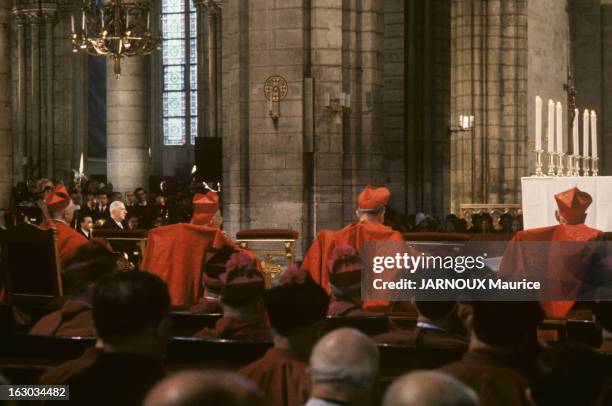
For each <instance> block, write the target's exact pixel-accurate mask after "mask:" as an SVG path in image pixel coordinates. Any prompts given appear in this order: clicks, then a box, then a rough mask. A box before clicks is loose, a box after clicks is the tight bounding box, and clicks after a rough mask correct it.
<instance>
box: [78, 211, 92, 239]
mask: <svg viewBox="0 0 612 406" xmlns="http://www.w3.org/2000/svg"><path fill="white" fill-rule="evenodd" d="M79 217H80V219H79V228H78V230H77V231H78V232H79V233H80V234H82V235H83V237H85V238H87V239H88V240H91V227H92V226H93V218H92V217H91V215H90V214H81V215H80V216H79Z"/></svg>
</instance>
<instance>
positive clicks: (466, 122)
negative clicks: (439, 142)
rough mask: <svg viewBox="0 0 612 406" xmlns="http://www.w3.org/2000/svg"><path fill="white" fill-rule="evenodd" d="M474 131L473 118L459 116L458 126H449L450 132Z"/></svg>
mask: <svg viewBox="0 0 612 406" xmlns="http://www.w3.org/2000/svg"><path fill="white" fill-rule="evenodd" d="M473 129H474V116H464V115H463V114H462V115H460V116H459V125H458V126H451V127H450V130H451V132H459V131H471V130H473Z"/></svg>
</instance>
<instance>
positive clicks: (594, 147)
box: [591, 110, 597, 159]
mask: <svg viewBox="0 0 612 406" xmlns="http://www.w3.org/2000/svg"><path fill="white" fill-rule="evenodd" d="M591 141H592V145H591V151H592V153H591V157H592V158H593V159H595V158H597V114H595V111H594V110H591Z"/></svg>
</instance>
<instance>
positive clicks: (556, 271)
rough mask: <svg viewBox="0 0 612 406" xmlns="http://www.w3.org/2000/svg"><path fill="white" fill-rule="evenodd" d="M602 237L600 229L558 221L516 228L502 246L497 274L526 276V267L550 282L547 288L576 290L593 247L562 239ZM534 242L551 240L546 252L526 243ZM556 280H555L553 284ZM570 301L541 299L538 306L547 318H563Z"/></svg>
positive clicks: (591, 259) (577, 240) (582, 277)
mask: <svg viewBox="0 0 612 406" xmlns="http://www.w3.org/2000/svg"><path fill="white" fill-rule="evenodd" d="M602 237H603V233H602V232H601V231H599V230H596V229H594V228H590V227H588V226H586V225H584V224H575V225H570V224H560V225H556V226H551V227H541V228H534V229H530V230H524V231H520V232H518V233H517V234H516V235H515V236H514V237H513V238H512V240H511V241H510V242H509V243H508V246H507V247H506V251H505V252H504V257H503V259H502V263H501V267H500V272H499V273H500V275H517V274H518V275H521V274H523V275H527V274H529V270H533V271H535V272H536V273H537V274H539V275H542V276H543V277H544V278H545V279H546V280H548V281H553V285H551V286H549V289H564V290H565V292H566V293H565V294H569V293H568V292H578V290H579V289H580V287H581V283H582V281H583V280H584V278H585V276H586V272H587V271H588V269H589V265H590V264H592V262H593V256H594V255H595V250H594V247H593V246H592V245H588V244H584V245H583V244H564V243H562V242H570V241H574V242H586V241H595V240H599V239H601V238H602ZM535 241H540V242H552V244H550V245H548V247H546V248H547V249H548V255H542V249H544V248H545V247H544V246H543V245H542V244H532V245H531V244H528V243H526V242H535ZM555 242H558V243H555ZM521 243H523V244H521ZM556 281H559V283H555V282H556ZM549 292H550V293H553V294H554V292H551V291H549ZM556 293H557V294H558V293H559V292H556ZM574 303H575V302H574V301H571V300H563V301H561V300H557V301H548V302H542V308H543V309H544V311H545V312H546V316H547V317H565V316H566V315H567V312H568V311H569V310H570V309H571V307H572V306H573V305H574Z"/></svg>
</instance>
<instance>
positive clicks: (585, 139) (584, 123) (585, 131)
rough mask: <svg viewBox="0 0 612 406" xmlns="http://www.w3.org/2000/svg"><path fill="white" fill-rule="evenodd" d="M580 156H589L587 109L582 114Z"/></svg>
mask: <svg viewBox="0 0 612 406" xmlns="http://www.w3.org/2000/svg"><path fill="white" fill-rule="evenodd" d="M582 156H583V157H585V158H588V157H589V111H588V110H586V109H585V110H584V113H583V114H582Z"/></svg>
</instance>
